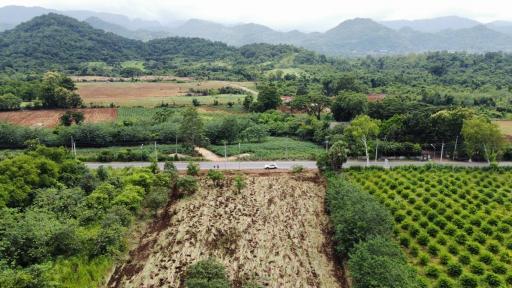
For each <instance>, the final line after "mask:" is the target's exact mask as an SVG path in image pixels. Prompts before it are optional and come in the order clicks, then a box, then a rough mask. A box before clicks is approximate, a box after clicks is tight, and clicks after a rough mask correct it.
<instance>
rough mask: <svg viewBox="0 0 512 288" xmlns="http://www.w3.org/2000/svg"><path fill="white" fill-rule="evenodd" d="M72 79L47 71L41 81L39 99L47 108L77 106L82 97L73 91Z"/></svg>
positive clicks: (74, 88) (80, 103)
mask: <svg viewBox="0 0 512 288" xmlns="http://www.w3.org/2000/svg"><path fill="white" fill-rule="evenodd" d="M75 90H76V87H75V85H74V83H73V81H72V80H71V79H70V78H69V77H67V76H65V75H63V74H60V73H57V72H47V73H46V74H44V76H43V81H42V83H41V95H40V97H41V101H42V102H43V106H44V107H49V108H77V107H79V106H80V105H82V99H81V98H80V96H79V95H78V94H77V93H76V92H75Z"/></svg>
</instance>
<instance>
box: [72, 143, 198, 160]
mask: <svg viewBox="0 0 512 288" xmlns="http://www.w3.org/2000/svg"><path fill="white" fill-rule="evenodd" d="M176 148H177V151H178V154H182V155H185V154H186V153H185V152H184V151H183V149H182V147H181V145H179V144H178V146H176V145H174V144H158V145H157V155H158V160H159V161H164V160H172V157H171V154H174V153H176ZM105 152H108V153H109V154H111V155H112V157H113V159H112V161H122V162H129V161H149V160H152V159H154V157H155V147H154V146H153V145H152V143H147V144H146V145H144V146H141V145H137V146H120V147H106V148H79V149H77V158H78V159H80V160H82V161H100V160H101V159H100V158H98V157H99V156H100V155H102V153H103V154H104V153H105ZM189 159H190V160H192V158H191V157H190V158H187V159H180V160H189ZM105 160H109V159H105ZM105 160H103V161H105Z"/></svg>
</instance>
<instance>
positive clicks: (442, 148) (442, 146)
mask: <svg viewBox="0 0 512 288" xmlns="http://www.w3.org/2000/svg"><path fill="white" fill-rule="evenodd" d="M443 153H444V141H443V144H441V158H440V159H439V162H443Z"/></svg>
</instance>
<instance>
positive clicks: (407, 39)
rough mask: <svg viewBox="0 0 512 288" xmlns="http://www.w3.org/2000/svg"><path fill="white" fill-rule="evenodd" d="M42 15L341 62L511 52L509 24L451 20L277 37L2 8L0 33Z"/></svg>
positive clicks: (256, 29) (140, 36)
mask: <svg viewBox="0 0 512 288" xmlns="http://www.w3.org/2000/svg"><path fill="white" fill-rule="evenodd" d="M47 13H58V14H63V15H67V16H69V17H73V18H75V19H78V20H80V21H85V22H87V23H88V24H89V25H91V26H92V27H94V28H97V29H101V30H104V31H107V32H112V33H114V34H117V35H120V36H123V37H126V38H130V39H136V40H142V41H149V40H152V39H160V38H166V37H171V36H181V37H197V38H204V39H208V40H212V41H221V42H224V43H226V44H228V45H233V46H243V45H246V44H252V43H268V44H290V45H294V46H298V47H303V48H306V49H309V50H313V51H316V52H319V53H323V54H327V55H344V56H361V55H368V54H377V55H384V54H405V53H421V52H427V51H445V50H446V51H467V52H475V53H480V52H489V51H505V52H512V22H506V21H496V22H492V23H487V24H483V23H480V22H478V21H475V20H471V19H467V18H462V17H456V16H449V17H440V18H433V19H424V20H397V21H381V22H377V21H374V20H371V19H365V18H356V19H351V20H347V21H344V22H342V23H340V24H339V25H338V26H336V27H334V28H332V29H330V30H328V31H325V32H313V33H304V32H300V31H297V30H293V31H288V32H282V31H277V30H274V29H271V28H269V27H267V26H264V25H259V24H254V23H249V24H239V25H224V24H220V23H215V22H210V21H205V20H201V19H190V20H188V21H186V22H183V23H180V22H179V21H171V22H170V23H173V24H172V25H170V26H169V25H163V24H161V23H158V22H156V21H147V20H142V19H130V18H128V17H126V16H123V15H117V14H110V13H99V12H93V11H56V10H50V9H46V8H41V7H23V6H6V7H3V8H0V19H1V20H0V31H1V30H6V29H12V28H13V27H14V26H16V25H18V24H20V23H22V22H25V21H28V20H30V19H32V18H33V17H35V16H39V15H43V14H47ZM178 23H180V24H179V25H178Z"/></svg>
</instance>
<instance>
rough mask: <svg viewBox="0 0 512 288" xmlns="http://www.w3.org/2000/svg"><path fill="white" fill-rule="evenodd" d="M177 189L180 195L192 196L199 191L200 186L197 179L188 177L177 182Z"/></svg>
mask: <svg viewBox="0 0 512 288" xmlns="http://www.w3.org/2000/svg"><path fill="white" fill-rule="evenodd" d="M176 189H177V191H178V193H179V195H192V194H194V193H195V192H196V191H197V189H199V185H198V183H197V179H196V178H194V177H192V176H188V175H187V176H183V177H180V178H178V179H177V180H176Z"/></svg>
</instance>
